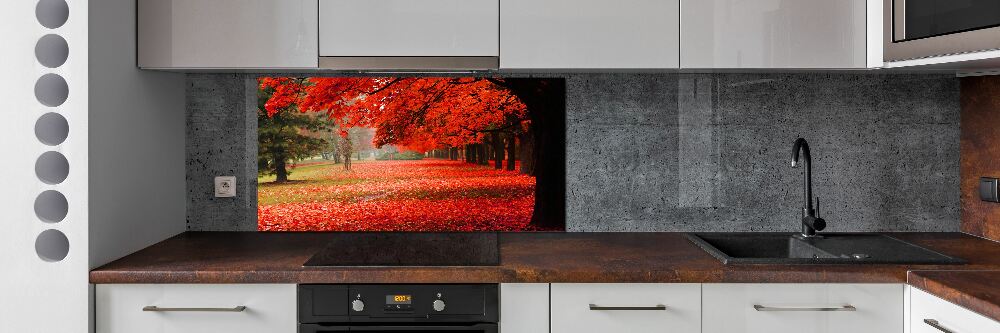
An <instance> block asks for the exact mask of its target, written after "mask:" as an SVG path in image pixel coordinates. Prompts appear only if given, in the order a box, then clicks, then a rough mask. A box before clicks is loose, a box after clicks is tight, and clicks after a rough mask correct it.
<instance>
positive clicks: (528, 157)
mask: <svg viewBox="0 0 1000 333" xmlns="http://www.w3.org/2000/svg"><path fill="white" fill-rule="evenodd" d="M552 82H555V83H552ZM260 83H261V87H264V88H272V89H274V91H275V93H274V94H273V95H272V97H271V99H270V100H269V101H268V102H267V103H266V104H265V108H266V110H267V113H268V114H269V115H271V114H273V113H274V112H279V110H285V109H289V108H288V106H289V105H292V104H295V105H296V106H297V108H295V109H297V110H299V111H301V112H323V113H325V114H326V115H327V117H329V119H331V120H332V121H334V122H335V123H336V124H337V127H339V128H340V129H341V133H342V136H343V135H344V133H346V130H345V129H349V128H353V127H371V128H375V129H376V133H375V136H374V138H373V144H375V145H376V146H379V147H381V146H383V145H389V144H391V145H396V146H399V147H402V148H404V149H410V150H415V151H420V152H427V151H435V152H443V154H444V156H447V157H449V158H452V159H457V158H458V156H459V155H460V154H459V153H458V152H459V151H461V152H463V154H461V155H464V156H465V158H466V161H468V162H472V163H478V164H488V161H490V160H493V161H494V167H495V168H498V169H499V168H501V167H502V165H503V160H504V156H505V154H504V153H505V152H506V160H507V168H508V170H513V169H514V166H515V160H520V162H521V163H520V165H521V170H520V171H521V172H522V173H525V174H529V175H532V176H536V177H537V178H539V179H538V185H537V188H536V193H537V194H539V195H544V197H542V196H537V197H536V198H538V199H542V198H553V200H559V201H560V202H558V203H544V204H543V203H541V202H540V201H544V199H542V200H536V210H535V213H536V214H535V218H533V220H537V223H535V224H537V225H541V226H549V225H553V224H557V223H562V220H563V219H564V216H565V212H564V208H562V206H563V204H562V202H561V200H562V198H563V197H564V194H565V189H564V187H563V185H562V182H563V180H564V177H565V170H564V166H561V165H562V162H561V161H562V158H560V157H559V156H558V154H560V152H562V146H563V145H564V142H565V138H564V137H560V135H561V134H558V133H561V132H560V131H541V130H540V129H541V128H547V127H551V128H553V129H564V119H562V118H561V117H562V110H561V108H564V106H565V101H564V96H562V93H563V91H564V90H565V83H564V82H562V81H561V80H538V79H494V78H428V77H407V78H371V77H343V78H333V77H329V78H308V79H296V78H264V79H261V81H260ZM550 132H551V133H550ZM518 146H519V147H521V149H520V151H517V152H515V148H516V147H518ZM545 154H552V155H550V157H553V158H554V160H556V161H560V162H558V163H548V164H546V165H545V166H542V165H538V164H536V163H535V161H538V160H539V159H540V158H541V157H542V156H545ZM518 157H519V158H518ZM549 164H551V165H549ZM544 179H549V180H548V181H545V180H544ZM542 206H551V207H548V208H542ZM533 223H534V222H533Z"/></svg>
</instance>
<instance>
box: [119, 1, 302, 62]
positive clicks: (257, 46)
mask: <svg viewBox="0 0 1000 333" xmlns="http://www.w3.org/2000/svg"><path fill="white" fill-rule="evenodd" d="M138 1H139V2H138V26H139V28H138V34H139V40H138V45H139V47H138V48H139V67H142V68H315V67H316V66H317V62H318V58H317V44H318V42H317V41H316V35H317V32H318V31H317V27H318V25H317V12H316V11H317V3H316V0H211V1H205V0H138Z"/></svg>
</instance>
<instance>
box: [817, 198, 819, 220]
mask: <svg viewBox="0 0 1000 333" xmlns="http://www.w3.org/2000/svg"><path fill="white" fill-rule="evenodd" d="M816 217H819V196H818V195H817V196H816Z"/></svg>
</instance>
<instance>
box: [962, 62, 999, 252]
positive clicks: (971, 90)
mask: <svg viewBox="0 0 1000 333" xmlns="http://www.w3.org/2000/svg"><path fill="white" fill-rule="evenodd" d="M961 82H962V83H961V84H962V97H961V104H962V111H961V112H962V113H961V127H962V129H961V134H960V136H961V143H960V147H961V166H960V169H961V170H960V175H961V176H960V177H959V178H960V179H961V185H960V188H961V191H962V196H961V207H962V231H965V232H968V233H970V234H973V235H979V236H983V237H986V238H989V239H992V240H998V241H1000V203H995V202H985V201H982V200H979V177H995V178H1000V164H998V163H996V161H997V160H1000V126H996V121H997V119H1000V76H978V77H964V78H962V81H961Z"/></svg>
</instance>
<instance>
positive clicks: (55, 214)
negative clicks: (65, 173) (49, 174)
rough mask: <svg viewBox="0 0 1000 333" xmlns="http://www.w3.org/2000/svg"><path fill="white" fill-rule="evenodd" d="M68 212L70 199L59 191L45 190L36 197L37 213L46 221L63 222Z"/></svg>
mask: <svg viewBox="0 0 1000 333" xmlns="http://www.w3.org/2000/svg"><path fill="white" fill-rule="evenodd" d="M68 213H69V201H67V200H66V196H65V195H63V194H62V193H60V192H59V191H53V190H48V191H44V192H42V193H41V194H39V195H38V197H36V198H35V215H36V216H38V218H39V219H40V220H42V221H44V222H48V223H58V222H61V221H62V220H63V219H65V218H66V214H68Z"/></svg>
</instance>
